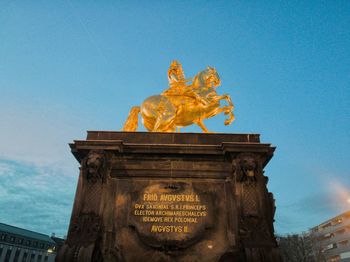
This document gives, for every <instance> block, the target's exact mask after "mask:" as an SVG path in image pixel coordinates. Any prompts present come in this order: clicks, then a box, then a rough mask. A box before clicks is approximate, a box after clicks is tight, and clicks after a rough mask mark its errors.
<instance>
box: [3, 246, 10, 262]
mask: <svg viewBox="0 0 350 262" xmlns="http://www.w3.org/2000/svg"><path fill="white" fill-rule="evenodd" d="M11 253H12V250H11V249H8V250H7V252H6V255H5V260H4V262H9V261H10V257H11Z"/></svg>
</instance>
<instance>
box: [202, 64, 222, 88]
mask: <svg viewBox="0 0 350 262" xmlns="http://www.w3.org/2000/svg"><path fill="white" fill-rule="evenodd" d="M205 71H206V72H207V73H206V79H205V80H206V81H205V82H206V86H208V87H218V86H219V85H220V84H221V81H220V77H219V74H218V72H217V71H216V69H215V68H213V67H210V66H207V69H206V70H205Z"/></svg>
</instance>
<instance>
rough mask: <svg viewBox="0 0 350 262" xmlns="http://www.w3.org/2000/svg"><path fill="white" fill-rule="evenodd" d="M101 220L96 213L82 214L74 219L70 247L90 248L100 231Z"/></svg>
mask: <svg viewBox="0 0 350 262" xmlns="http://www.w3.org/2000/svg"><path fill="white" fill-rule="evenodd" d="M100 224H101V218H100V216H98V215H97V214H95V213H94V212H89V213H80V214H79V215H78V216H76V217H75V218H74V219H72V222H71V225H70V228H69V236H68V239H67V242H68V245H70V246H71V245H77V246H84V247H86V246H88V245H90V244H92V243H94V242H95V241H96V239H97V237H98V232H99V230H100Z"/></svg>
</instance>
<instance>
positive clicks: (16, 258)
mask: <svg viewBox="0 0 350 262" xmlns="http://www.w3.org/2000/svg"><path fill="white" fill-rule="evenodd" d="M20 253H21V250H20V249H19V248H17V250H16V253H15V257H14V258H13V262H18V258H19V254H20Z"/></svg>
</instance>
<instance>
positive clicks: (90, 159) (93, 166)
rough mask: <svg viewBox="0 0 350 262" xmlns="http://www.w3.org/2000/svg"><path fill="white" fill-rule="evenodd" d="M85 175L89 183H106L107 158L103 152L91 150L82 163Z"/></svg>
mask: <svg viewBox="0 0 350 262" xmlns="http://www.w3.org/2000/svg"><path fill="white" fill-rule="evenodd" d="M82 168H83V175H84V178H85V179H86V181H87V182H89V183H95V182H97V181H101V182H104V181H105V179H106V156H105V152H104V151H103V150H91V151H90V152H89V154H88V155H87V157H86V158H85V159H84V160H83V161H82Z"/></svg>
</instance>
